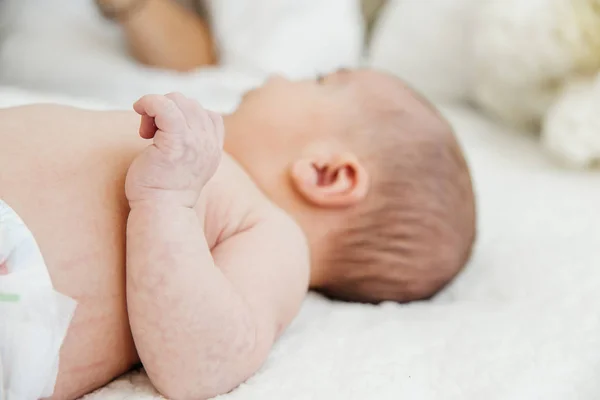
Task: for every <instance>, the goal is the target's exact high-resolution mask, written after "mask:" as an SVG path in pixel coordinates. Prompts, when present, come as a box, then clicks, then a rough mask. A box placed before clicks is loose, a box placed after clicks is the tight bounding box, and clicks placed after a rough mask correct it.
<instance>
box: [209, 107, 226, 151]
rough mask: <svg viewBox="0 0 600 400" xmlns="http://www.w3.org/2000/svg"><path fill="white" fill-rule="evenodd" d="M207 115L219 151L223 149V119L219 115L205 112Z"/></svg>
mask: <svg viewBox="0 0 600 400" xmlns="http://www.w3.org/2000/svg"><path fill="white" fill-rule="evenodd" d="M207 114H208V116H209V118H210V120H211V123H212V124H213V126H214V129H215V131H214V132H215V136H216V138H217V140H218V143H219V149H223V142H224V140H225V124H224V123H223V117H222V116H221V114H219V113H216V112H214V111H208V110H207Z"/></svg>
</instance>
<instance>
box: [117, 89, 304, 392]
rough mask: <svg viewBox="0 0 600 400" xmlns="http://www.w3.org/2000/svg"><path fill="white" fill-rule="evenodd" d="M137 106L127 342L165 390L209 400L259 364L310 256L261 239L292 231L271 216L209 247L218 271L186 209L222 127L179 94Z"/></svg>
mask: <svg viewBox="0 0 600 400" xmlns="http://www.w3.org/2000/svg"><path fill="white" fill-rule="evenodd" d="M135 108H136V111H138V112H139V113H140V114H142V126H141V128H140V134H141V135H142V136H143V137H146V138H150V137H153V136H154V145H152V146H150V147H149V148H148V149H147V150H146V151H145V152H144V153H142V154H141V155H140V156H139V157H138V158H137V159H136V160H135V161H134V163H133V164H132V166H131V168H130V170H129V173H128V177H127V185H126V190H127V196H128V199H129V202H130V205H131V212H130V215H129V221H128V227H127V301H128V310H129V318H130V321H131V328H132V332H133V336H134V339H135V343H136V347H137V350H138V353H139V355H140V358H141V360H142V363H143V364H144V366H145V368H146V371H147V372H148V375H149V377H150V379H151V380H152V382H153V384H154V385H155V386H156V388H157V389H158V390H159V391H161V392H162V393H163V394H164V395H166V396H167V397H169V398H173V399H181V398H194V399H198V398H208V397H212V396H215V395H217V394H221V393H225V392H227V391H229V390H231V389H233V388H234V387H236V386H237V385H238V384H240V383H241V382H242V381H243V380H245V379H246V378H248V377H249V376H251V375H252V374H253V373H254V372H256V370H257V369H258V368H259V367H260V365H262V363H263V362H264V360H265V359H266V357H267V355H268V352H269V350H270V348H271V346H272V344H273V341H274V340H275V338H276V336H277V334H278V333H279V331H280V330H281V328H283V327H284V326H286V325H287V324H288V323H289V322H290V320H291V319H292V318H293V316H294V315H295V314H296V312H297V310H298V308H299V305H300V302H301V300H302V298H303V295H304V294H305V292H306V287H307V284H308V283H307V280H308V277H307V274H308V271H307V265H308V261H307V260H306V254H304V253H303V251H302V250H301V249H303V247H302V246H298V244H297V243H298V242H299V241H298V240H291V241H282V242H281V243H280V244H277V245H275V243H274V242H272V241H271V240H276V239H275V238H278V237H281V236H282V235H283V236H287V235H297V236H298V237H299V238H301V235H300V234H299V233H297V232H296V231H295V229H294V228H293V227H291V225H290V223H289V222H288V220H287V219H286V218H284V217H282V216H279V215H278V214H276V213H273V212H269V213H268V214H267V215H266V216H265V217H263V216H260V217H259V218H257V219H256V220H255V221H252V222H251V223H249V225H248V226H247V227H246V228H247V229H246V230H245V231H244V232H242V233H239V234H237V235H234V236H232V237H231V238H229V239H227V240H225V241H224V242H222V243H221V244H220V245H219V246H218V247H217V248H216V249H214V251H213V253H214V258H215V260H216V261H217V263H218V265H219V267H220V268H218V267H216V266H215V261H213V257H212V255H211V252H210V250H209V248H208V245H207V243H206V239H205V235H204V232H203V230H202V225H201V223H200V221H199V219H198V217H197V214H196V211H195V210H194V208H193V206H194V205H195V204H196V201H197V199H198V196H199V194H200V191H201V190H202V188H203V186H204V185H205V183H206V182H207V181H208V179H210V177H211V176H212V174H213V173H214V170H215V168H216V165H218V162H219V154H220V153H219V151H220V143H221V142H222V126H221V122H220V120H218V118H217V117H216V116H215V115H211V114H209V113H207V112H206V111H204V110H202V109H201V108H200V107H199V106H198V105H196V104H194V103H193V102H191V101H190V100H187V99H185V98H183V96H180V95H170V96H169V98H165V97H162V96H149V97H146V98H143V99H142V100H141V101H140V102H138V103H137V104H136V106H135ZM153 121H155V122H156V127H157V128H158V130H156V128H154V127H153ZM154 131H156V135H154ZM207 149H208V151H207ZM211 149H212V150H211ZM215 149H217V150H218V151H217V152H216V153H215V152H214V150H215ZM293 239H295V238H293ZM299 240H300V241H301V240H302V239H299ZM295 249H298V250H295Z"/></svg>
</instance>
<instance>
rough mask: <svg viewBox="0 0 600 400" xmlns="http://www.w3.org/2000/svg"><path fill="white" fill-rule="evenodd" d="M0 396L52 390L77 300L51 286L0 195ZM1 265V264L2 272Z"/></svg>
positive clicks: (27, 396)
mask: <svg viewBox="0 0 600 400" xmlns="http://www.w3.org/2000/svg"><path fill="white" fill-rule="evenodd" d="M3 264H4V265H5V266H6V267H7V269H8V274H3V275H0V400H37V399H39V398H42V397H48V396H50V395H52V393H53V391H54V385H55V383H56V377H57V374H58V353H59V350H60V347H61V345H62V342H63V340H64V338H65V335H66V333H67V328H68V326H69V323H70V322H71V318H72V317H73V313H74V312H75V307H76V302H75V300H73V299H71V298H69V297H67V296H64V295H62V294H60V293H58V292H56V291H55V290H54V288H53V287H52V281H51V280H50V275H49V273H48V269H47V267H46V264H45V263H44V259H43V257H42V254H41V252H40V249H39V247H38V245H37V243H36V241H35V239H34V237H33V235H32V234H31V232H30V231H29V229H27V226H25V224H24V223H23V221H22V220H21V219H20V218H19V216H18V215H17V214H16V213H15V212H14V211H13V210H12V209H11V208H10V207H9V206H8V205H7V204H6V203H4V202H3V201H2V200H0V266H2V265H3ZM1 272H2V268H0V273H1Z"/></svg>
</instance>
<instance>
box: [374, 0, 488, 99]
mask: <svg viewBox="0 0 600 400" xmlns="http://www.w3.org/2000/svg"><path fill="white" fill-rule="evenodd" d="M477 1H480V0H427V1H422V0H391V1H390V2H389V3H388V4H387V5H386V7H385V8H384V9H383V10H382V13H381V15H380V20H379V22H378V23H377V25H376V26H375V28H374V32H373V37H372V41H371V46H370V51H369V57H368V64H369V65H370V66H371V67H374V68H378V69H382V70H385V71H389V72H392V73H394V74H396V75H398V76H400V77H402V78H403V79H405V80H406V81H407V82H408V83H409V84H411V85H412V86H413V87H414V88H415V89H417V90H419V91H421V92H422V93H423V94H424V95H426V96H427V97H429V98H431V99H432V100H434V101H457V100H464V99H465V98H466V96H467V91H468V82H469V75H470V72H469V64H470V62H469V57H468V55H469V50H468V40H467V39H468V35H469V26H470V25H471V18H472V16H473V14H474V12H473V11H474V5H475V3H476V2H477ZM484 1H486V0H484Z"/></svg>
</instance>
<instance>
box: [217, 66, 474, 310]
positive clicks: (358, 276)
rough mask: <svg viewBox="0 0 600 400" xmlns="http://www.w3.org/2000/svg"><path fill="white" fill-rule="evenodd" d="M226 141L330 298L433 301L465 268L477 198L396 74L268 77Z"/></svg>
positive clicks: (432, 118)
mask: <svg viewBox="0 0 600 400" xmlns="http://www.w3.org/2000/svg"><path fill="white" fill-rule="evenodd" d="M227 123H228V125H229V126H228V137H227V138H226V148H227V150H228V152H230V153H231V154H232V155H233V156H234V157H235V158H236V159H237V160H238V162H240V163H241V164H242V166H243V167H244V168H245V169H246V170H247V171H248V172H249V173H250V175H251V176H252V177H253V179H254V180H255V182H256V183H257V184H258V185H259V186H260V187H261V188H262V189H263V191H264V192H265V193H266V194H267V195H269V197H270V198H271V199H272V200H273V201H274V202H275V203H276V204H278V205H279V206H280V207H281V208H283V209H284V210H285V211H287V212H288V213H289V214H290V215H292V216H293V217H294V218H295V219H296V221H297V222H298V224H299V225H300V226H301V227H302V229H303V230H304V232H305V234H306V236H307V238H308V241H309V245H310V250H311V262H312V266H311V272H312V276H311V285H312V287H313V288H314V289H317V290H320V291H322V292H323V293H325V294H326V295H329V296H331V297H335V298H339V299H343V300H351V301H361V302H378V301H383V300H393V301H400V302H406V301H411V300H418V299H424V298H428V297H431V296H432V295H433V294H435V293H436V292H437V291H439V290H440V289H441V288H442V287H444V286H445V285H446V284H447V283H448V282H449V281H450V280H452V278H453V277H454V276H455V275H456V274H457V273H458V272H459V271H460V270H461V269H462V267H463V266H464V264H465V263H466V261H467V259H468V257H469V254H470V250H471V247H472V243H473V241H474V237H475V201H474V196H473V191H472V187H471V179H470V176H469V171H468V168H467V165H466V163H465V160H464V158H463V156H462V153H461V150H460V148H459V146H458V144H457V142H456V139H455V137H454V134H453V132H452V130H451V128H450V126H449V125H448V123H447V122H446V121H445V120H444V119H443V118H442V117H441V116H440V115H439V113H438V112H437V111H435V109H434V108H433V107H432V106H431V105H430V104H429V103H428V102H427V101H426V100H424V99H423V98H421V97H420V96H419V95H417V94H416V93H415V92H413V91H412V90H411V89H409V88H408V87H407V86H406V85H405V84H404V83H403V82H402V81H400V80H399V79H397V78H395V77H392V76H389V75H386V74H383V73H379V72H374V71H368V70H362V71H345V70H342V71H339V72H337V73H335V74H332V75H328V76H326V77H323V78H321V79H318V80H317V81H300V82H292V81H288V80H286V79H283V78H272V79H270V80H269V81H268V82H267V83H266V84H265V85H264V86H263V87H261V88H260V89H257V90H254V91H252V92H250V93H248V94H247V95H246V96H245V97H244V100H243V101H242V103H241V105H240V107H239V109H238V110H237V111H236V112H235V113H234V114H233V115H232V116H231V117H230V118H229V119H228V121H227Z"/></svg>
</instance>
